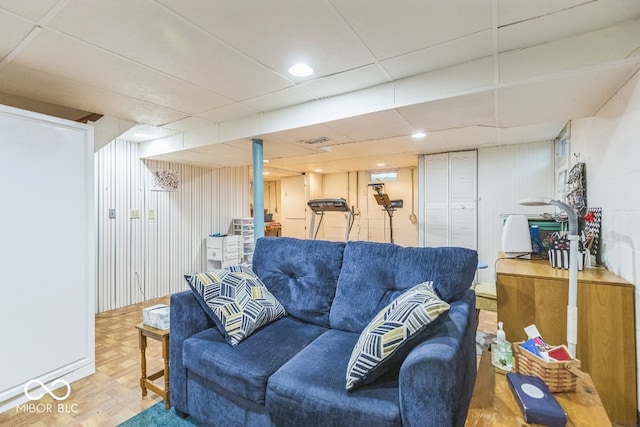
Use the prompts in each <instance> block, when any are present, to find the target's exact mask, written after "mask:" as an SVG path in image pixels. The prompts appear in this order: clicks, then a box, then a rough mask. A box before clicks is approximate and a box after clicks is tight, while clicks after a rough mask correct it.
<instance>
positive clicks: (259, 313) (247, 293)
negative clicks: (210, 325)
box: [185, 269, 287, 346]
mask: <svg viewBox="0 0 640 427" xmlns="http://www.w3.org/2000/svg"><path fill="white" fill-rule="evenodd" d="M185 277H186V278H187V281H188V282H189V284H191V283H192V282H193V283H194V285H192V289H193V290H194V291H195V292H196V294H198V295H199V297H201V298H202V300H203V301H204V302H205V303H206V306H207V310H206V312H207V314H208V315H209V316H210V317H211V318H212V320H213V321H214V322H215V323H216V325H217V326H218V328H219V329H220V331H222V333H223V334H224V336H225V338H226V340H227V341H228V342H229V344H231V345H232V346H236V345H238V343H240V341H242V340H243V339H245V338H246V337H248V336H249V335H251V334H252V333H253V332H254V331H255V330H256V329H258V328H260V327H261V326H264V325H266V324H267V323H270V322H273V321H274V320H276V319H278V318H280V317H282V316H285V315H286V314H287V313H286V312H285V310H284V308H283V307H282V305H281V304H280V302H279V301H278V300H277V299H276V298H275V297H274V296H273V295H272V294H271V293H270V292H269V290H268V289H267V288H266V286H265V285H264V284H263V283H262V282H261V281H260V279H258V277H256V276H255V274H254V273H253V272H252V271H250V270H249V271H242V270H239V271H238V270H236V271H230V270H227V269H222V270H214V271H212V272H207V273H200V274H196V275H186V276H185Z"/></svg>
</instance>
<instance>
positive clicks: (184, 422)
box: [118, 401, 202, 427]
mask: <svg viewBox="0 0 640 427" xmlns="http://www.w3.org/2000/svg"><path fill="white" fill-rule="evenodd" d="M193 426H198V427H200V426H202V424H199V423H196V422H195V421H194V420H193V419H192V418H191V417H187V418H182V417H180V416H179V415H178V414H176V410H175V409H173V408H171V409H164V402H163V401H160V402H158V403H156V404H155V405H153V406H152V407H150V408H147V409H145V410H144V411H142V412H140V413H139V414H138V415H135V416H133V417H131V418H129V419H128V420H127V421H125V422H123V423H122V424H118V427H193Z"/></svg>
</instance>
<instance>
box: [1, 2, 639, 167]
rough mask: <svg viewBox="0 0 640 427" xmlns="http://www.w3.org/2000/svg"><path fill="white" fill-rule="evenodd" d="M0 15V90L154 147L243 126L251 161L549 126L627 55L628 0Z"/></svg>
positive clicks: (517, 135)
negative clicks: (303, 69) (107, 124)
mask: <svg viewBox="0 0 640 427" xmlns="http://www.w3.org/2000/svg"><path fill="white" fill-rule="evenodd" d="M0 28H2V29H3V30H2V31H3V37H2V38H0V102H1V103H4V104H8V105H14V106H17V107H20V108H27V109H32V110H34V111H40V112H44V113H48V114H52V115H57V116H60V117H65V118H69V119H71V120H80V119H82V118H86V117H90V116H91V115H92V114H97V115H98V116H92V117H100V115H102V116H105V118H104V119H100V120H106V118H116V119H119V120H121V121H123V122H126V123H130V124H131V125H134V126H133V127H132V128H131V129H129V130H128V131H126V132H124V134H123V135H121V137H122V138H126V139H129V140H132V141H135V142H139V143H140V153H141V156H142V157H144V158H153V159H162V160H166V161H170V162H179V163H188V164H194V165H202V166H207V167H228V166H239V165H249V164H251V162H252V154H251V150H252V142H251V141H252V139H254V138H257V139H261V140H263V144H264V155H265V158H266V159H267V160H269V162H268V163H267V164H265V170H266V171H269V172H270V175H269V176H267V177H266V179H277V178H279V177H282V176H288V175H292V174H299V173H302V172H312V171H316V170H321V171H322V172H323V173H332V172H341V171H351V170H371V169H379V168H380V167H379V166H377V165H378V164H379V163H381V162H382V163H385V165H386V166H385V167H387V168H391V167H405V166H414V165H416V163H417V155H419V154H423V153H435V152H443V151H449V150H460V149H468V148H476V147H482V146H489V145H499V144H515V143H526V142H532V141H540V140H548V139H553V138H554V137H555V136H556V135H557V134H558V132H559V131H560V130H561V129H562V127H563V126H564V125H565V124H566V122H567V121H569V120H571V119H573V118H577V117H585V116H591V115H593V114H595V113H596V112H597V111H598V110H599V109H600V108H601V107H602V105H603V104H604V103H605V102H607V100H609V99H610V98H611V96H612V95H613V94H615V92H616V91H617V90H618V89H619V88H620V87H621V86H622V85H624V83H625V82H626V81H627V80H628V79H629V78H630V77H631V76H632V75H633V74H634V73H636V72H637V71H638V68H639V63H640V2H639V1H638V0H592V1H585V0H539V1H530V0H473V1H470V0H448V1H441V0H406V1H402V2H398V1H394V0H377V1H375V2H371V1H366V0H304V1H303V0H264V1H255V0H235V1H225V0H156V1H153V0H109V1H97V0H95V1H88V0H39V1H37V2H34V1H23V0H0ZM296 62H306V63H307V64H308V65H310V66H311V67H312V68H313V69H314V73H313V74H312V75H311V76H309V77H305V78H299V77H293V76H291V75H289V74H288V73H287V69H288V68H289V67H290V66H291V65H293V64H294V63H296ZM100 120H98V122H97V124H96V125H98V124H99V123H100ZM127 127H129V126H127ZM414 131H425V132H427V136H426V137H425V138H423V139H413V138H411V134H412V133H413V132H414ZM118 135H119V134H118ZM143 135H144V136H143ZM317 138H326V139H327V141H326V142H321V143H317V144H307V143H305V142H304V141H307V140H312V139H317Z"/></svg>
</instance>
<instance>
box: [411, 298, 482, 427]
mask: <svg viewBox="0 0 640 427" xmlns="http://www.w3.org/2000/svg"><path fill="white" fill-rule="evenodd" d="M475 330H476V320H475V296H474V293H473V291H471V290H468V291H466V292H465V294H464V295H463V297H462V298H460V299H459V300H457V301H455V302H453V303H452V304H451V308H450V310H449V312H448V315H447V317H446V318H445V319H444V321H443V323H442V324H440V325H439V327H438V330H437V331H436V333H435V334H434V335H432V336H430V337H429V338H428V339H426V340H425V341H424V342H422V343H420V344H419V345H418V346H417V347H416V348H414V349H413V350H412V351H411V352H410V353H409V355H408V356H407V358H406V359H405V361H404V362H403V364H402V367H401V368H400V377H399V383H400V384H399V385H400V391H399V393H400V411H401V414H402V423H403V425H404V426H421V427H423V426H445V425H446V426H464V423H465V419H466V416H467V411H468V409H469V402H470V401H471V394H472V392H473V386H474V383H475V378H476V350H475Z"/></svg>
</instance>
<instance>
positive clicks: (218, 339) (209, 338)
mask: <svg viewBox="0 0 640 427" xmlns="http://www.w3.org/2000/svg"><path fill="white" fill-rule="evenodd" d="M325 331H326V328H324V327H321V326H318V325H313V324H310V323H304V322H301V321H299V320H297V319H294V318H292V317H284V318H282V319H279V320H277V321H275V322H273V323H271V324H270V325H269V326H268V327H266V328H262V329H260V330H258V331H256V332H255V333H254V334H252V335H251V336H250V337H248V338H247V339H245V340H244V341H243V342H242V343H240V344H239V345H237V346H236V347H231V346H229V345H228V344H227V343H226V342H225V339H224V337H222V335H220V332H218V331H217V330H216V329H208V330H206V331H203V332H200V333H198V334H196V335H194V336H193V337H191V338H188V339H187V340H185V342H184V347H183V359H184V365H185V367H186V368H187V369H188V370H190V371H192V372H193V373H195V374H197V375H199V376H201V377H203V378H206V379H207V380H209V381H211V382H213V383H215V384H218V385H219V386H221V387H222V388H224V389H226V390H229V391H230V392H232V393H235V394H237V395H239V396H242V397H244V398H245V399H248V400H251V401H253V402H256V403H260V404H264V401H265V389H266V386H267V380H268V378H269V377H270V376H271V374H273V373H274V372H276V371H277V370H278V369H279V368H280V367H281V366H282V365H284V364H285V363H286V362H287V361H288V360H289V359H291V358H292V357H293V356H294V355H295V354H296V353H298V352H299V351H300V350H301V349H303V348H304V347H305V346H306V345H308V344H309V343H310V342H311V341H313V340H314V339H316V338H317V337H318V336H320V335H321V334H322V333H324V332H325Z"/></svg>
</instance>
